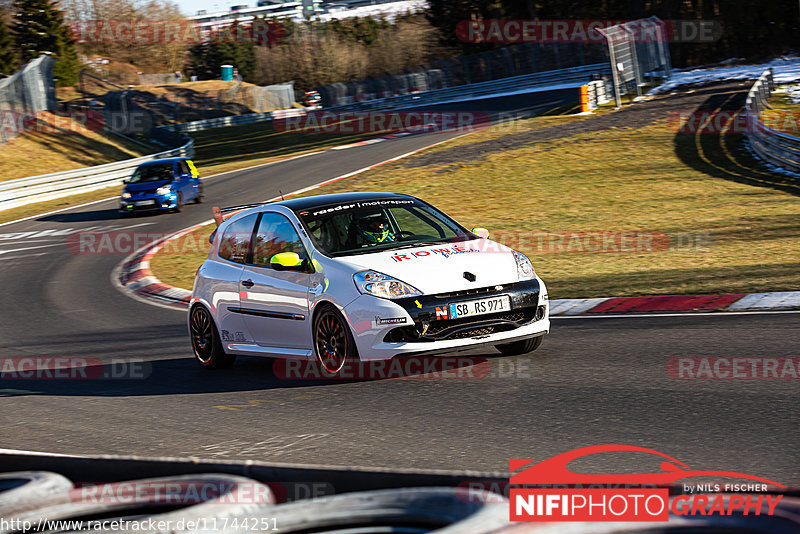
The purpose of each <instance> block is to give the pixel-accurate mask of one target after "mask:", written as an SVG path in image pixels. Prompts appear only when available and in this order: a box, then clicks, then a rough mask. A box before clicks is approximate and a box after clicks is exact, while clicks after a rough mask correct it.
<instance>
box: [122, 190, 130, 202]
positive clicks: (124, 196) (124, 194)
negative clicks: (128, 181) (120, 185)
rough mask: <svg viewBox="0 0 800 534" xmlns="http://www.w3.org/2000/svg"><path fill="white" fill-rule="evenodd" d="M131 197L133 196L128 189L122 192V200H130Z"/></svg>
mask: <svg viewBox="0 0 800 534" xmlns="http://www.w3.org/2000/svg"><path fill="white" fill-rule="evenodd" d="M129 198H131V194H130V193H128V192H127V191H125V192H123V193H122V200H128V199H129Z"/></svg>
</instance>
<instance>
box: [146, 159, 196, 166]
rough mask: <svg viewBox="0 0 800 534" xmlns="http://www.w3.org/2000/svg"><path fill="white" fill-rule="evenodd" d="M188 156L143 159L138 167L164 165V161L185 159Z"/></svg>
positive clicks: (172, 161) (173, 161)
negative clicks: (151, 159)
mask: <svg viewBox="0 0 800 534" xmlns="http://www.w3.org/2000/svg"><path fill="white" fill-rule="evenodd" d="M187 159H189V158H163V159H154V160H153V161H145V162H144V163H142V164H141V165H139V167H146V166H148V165H164V164H165V163H175V162H177V161H183V160H187Z"/></svg>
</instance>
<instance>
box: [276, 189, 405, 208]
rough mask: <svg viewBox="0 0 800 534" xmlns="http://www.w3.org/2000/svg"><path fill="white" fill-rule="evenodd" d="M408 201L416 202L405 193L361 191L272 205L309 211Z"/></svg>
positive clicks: (316, 196) (296, 199) (297, 199)
mask: <svg viewBox="0 0 800 534" xmlns="http://www.w3.org/2000/svg"><path fill="white" fill-rule="evenodd" d="M398 198H402V199H407V200H409V199H410V200H416V198H415V197H413V196H411V195H406V194H403V193H386V192H380V191H361V192H357V193H331V194H327V195H315V196H312V197H302V198H291V199H288V200H279V201H278V202H272V203H271V204H270V205H278V206H286V207H287V208H289V209H290V210H292V211H302V210H307V209H313V208H318V207H321V206H330V205H331V204H347V203H349V202H365V201H369V200H378V199H387V200H388V199H398Z"/></svg>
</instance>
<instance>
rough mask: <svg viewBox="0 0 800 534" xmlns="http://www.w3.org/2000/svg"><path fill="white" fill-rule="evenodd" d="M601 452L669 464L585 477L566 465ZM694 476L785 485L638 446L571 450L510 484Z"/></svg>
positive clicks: (514, 463) (514, 464) (657, 481)
mask: <svg viewBox="0 0 800 534" xmlns="http://www.w3.org/2000/svg"><path fill="white" fill-rule="evenodd" d="M601 452H644V453H648V454H654V455H656V456H660V457H662V458H664V459H666V460H668V461H664V462H661V465H660V468H661V470H662V472H661V473H633V474H611V475H608V474H586V473H575V472H573V471H570V470H569V469H568V468H567V465H568V464H569V463H570V462H572V461H573V460H576V459H578V458H582V457H584V456H588V455H590V454H596V453H601ZM534 461H535V460H511V462H510V468H511V471H514V470H516V469H518V468H519V467H521V466H523V465H528V464H530V463H531V462H534ZM691 477H731V478H742V479H748V480H755V481H758V482H763V483H766V484H771V485H773V486H777V487H780V488H785V487H786V486H784V485H783V484H778V483H777V482H775V481H772V480H769V479H766V478H762V477H757V476H753V475H748V474H745V473H736V472H733V471H699V470H694V469H691V468H690V467H689V466H688V465H686V464H684V463H683V462H681V461H679V460H676V459H675V458H673V457H671V456H668V455H666V454H664V453H662V452H658V451H655V450H653V449H647V448H645V447H637V446H635V445H593V446H591V447H582V448H580V449H575V450H572V451H568V452H565V453H562V454H559V455H557V456H554V457H552V458H548V459H547V460H542V461H541V462H538V463H536V464H534V465H532V466H530V467H528V468H527V469H525V470H524V471H521V472H520V473H517V474H516V475H512V476H511V478H510V480H509V482H510V483H511V484H654V485H659V486H660V485H667V484H672V483H674V482H676V481H678V480H681V479H684V478H691Z"/></svg>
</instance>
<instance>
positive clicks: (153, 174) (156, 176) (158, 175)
mask: <svg viewBox="0 0 800 534" xmlns="http://www.w3.org/2000/svg"><path fill="white" fill-rule="evenodd" d="M163 180H172V163H162V164H159V165H143V166H142V167H139V168H138V169H136V171H135V172H134V173H133V176H131V178H130V180H128V183H131V184H136V183H141V182H161V181H163Z"/></svg>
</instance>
